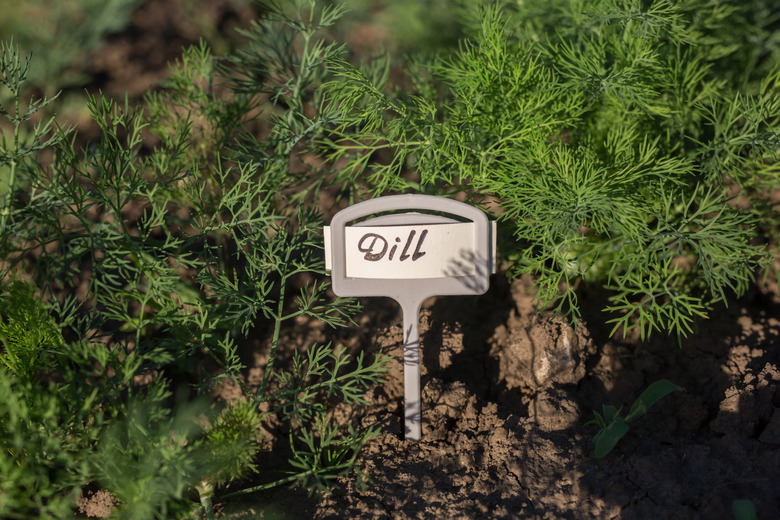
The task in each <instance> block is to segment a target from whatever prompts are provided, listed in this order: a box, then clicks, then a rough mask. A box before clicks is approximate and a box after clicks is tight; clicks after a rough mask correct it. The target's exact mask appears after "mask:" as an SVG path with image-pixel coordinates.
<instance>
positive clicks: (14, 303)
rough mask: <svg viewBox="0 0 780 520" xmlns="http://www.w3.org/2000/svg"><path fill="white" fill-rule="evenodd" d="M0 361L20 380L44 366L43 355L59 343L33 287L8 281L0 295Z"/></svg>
mask: <svg viewBox="0 0 780 520" xmlns="http://www.w3.org/2000/svg"><path fill="white" fill-rule="evenodd" d="M0 298H2V299H0V316H2V318H3V321H2V322H0V342H2V345H3V350H2V351H0V361H2V362H3V364H4V365H5V366H6V367H7V368H8V369H10V370H11V372H13V373H14V375H15V376H16V377H17V378H19V380H20V381H22V382H25V383H26V382H30V381H31V380H32V379H33V377H34V376H35V373H36V372H37V371H38V370H39V369H41V368H44V367H45V366H46V357H48V355H50V354H49V353H50V352H51V351H56V350H58V349H59V348H60V347H61V346H62V337H61V336H60V333H59V331H58V330H57V327H56V324H55V323H54V320H52V318H51V316H49V313H48V311H47V310H46V308H45V307H44V306H43V305H42V304H41V302H40V301H39V300H37V299H36V298H35V294H34V293H33V287H32V286H30V285H26V284H24V283H21V282H12V283H9V284H7V285H6V286H5V287H3V294H2V295H0Z"/></svg>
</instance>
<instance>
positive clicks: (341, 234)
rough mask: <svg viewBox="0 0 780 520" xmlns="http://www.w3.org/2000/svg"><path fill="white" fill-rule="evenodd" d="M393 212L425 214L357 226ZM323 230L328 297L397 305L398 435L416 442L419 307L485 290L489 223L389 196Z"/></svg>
mask: <svg viewBox="0 0 780 520" xmlns="http://www.w3.org/2000/svg"><path fill="white" fill-rule="evenodd" d="M397 210H426V211H428V213H419V212H408V213H400V214H399V213H394V214H389V215H384V216H377V217H374V218H370V219H368V220H363V221H360V219H362V218H365V217H368V216H370V215H375V214H379V213H383V212H385V213H386V212H392V211H397ZM440 213H445V214H450V215H453V216H455V217H458V219H459V220H456V219H454V218H450V217H445V216H443V215H440ZM464 220H465V222H464ZM350 223H351V224H350ZM324 231H325V232H324V235H325V266H326V269H328V270H330V272H331V276H332V279H333V292H334V293H336V294H337V295H339V296H387V297H389V298H393V299H394V300H396V301H397V302H398V303H399V304H400V305H401V312H402V313H403V322H404V324H403V327H404V329H403V331H404V334H403V336H404V345H403V351H404V360H403V362H404V424H405V433H406V438H407V439H408V440H413V441H418V440H420V437H421V435H422V404H421V399H420V334H419V328H418V327H419V323H418V322H419V313H420V307H421V306H422V303H423V301H425V299H426V298H428V297H431V296H443V295H454V294H482V293H484V292H485V291H487V289H488V285H489V276H490V274H491V273H493V272H494V271H495V256H496V251H495V248H496V242H495V237H496V232H495V223H494V222H489V221H488V219H487V216H486V215H485V213H484V212H482V210H480V209H478V208H475V207H473V206H469V205H468V204H464V203H462V202H458V201H454V200H451V199H447V198H444V197H434V196H431V195H393V196H390V197H380V198H378V199H373V200H369V201H366V202H361V203H359V204H355V205H354V206H350V207H348V208H345V209H343V210H341V211H339V212H338V213H337V214H336V215H335V216H334V217H333V220H332V221H331V225H330V226H329V227H327V226H326V227H325V230H324Z"/></svg>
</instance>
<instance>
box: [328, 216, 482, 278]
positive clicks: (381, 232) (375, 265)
mask: <svg viewBox="0 0 780 520" xmlns="http://www.w3.org/2000/svg"><path fill="white" fill-rule="evenodd" d="M329 235H330V229H329V228H328V232H327V233H326V236H325V242H326V243H328V241H329V239H330V236H329ZM345 241H346V243H345V246H346V247H345V256H346V275H347V276H348V277H350V278H392V279H411V278H446V277H451V276H471V275H473V274H474V272H475V271H476V267H475V265H474V262H472V261H469V259H473V258H475V257H476V255H477V252H476V251H475V249H474V224H473V223H471V222H464V223H451V224H429V225H424V226H361V227H358V226H351V227H348V228H346V230H345ZM329 249H330V248H328V250H329ZM326 258H327V256H326ZM326 264H327V265H326V268H327V269H330V268H331V267H330V261H329V260H328V261H326Z"/></svg>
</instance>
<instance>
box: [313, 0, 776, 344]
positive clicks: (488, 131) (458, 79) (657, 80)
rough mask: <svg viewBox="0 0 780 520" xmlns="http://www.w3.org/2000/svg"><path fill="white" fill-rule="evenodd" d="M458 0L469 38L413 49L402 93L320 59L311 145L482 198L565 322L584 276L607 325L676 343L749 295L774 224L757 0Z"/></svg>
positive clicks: (767, 12) (772, 27) (540, 294)
mask: <svg viewBox="0 0 780 520" xmlns="http://www.w3.org/2000/svg"><path fill="white" fill-rule="evenodd" d="M461 11H462V12H463V13H464V15H465V16H467V18H466V19H464V24H465V25H466V26H467V27H469V31H470V36H469V37H468V38H467V39H465V40H464V41H463V42H462V43H461V44H460V46H459V48H458V49H457V50H456V51H454V52H451V53H442V54H441V55H440V56H438V57H436V58H432V59H427V60H421V59H416V60H412V61H411V62H410V64H409V66H408V67H407V71H408V75H409V82H408V83H409V84H410V85H412V87H411V88H404V89H401V88H398V87H390V86H388V85H387V81H386V79H387V78H386V75H382V74H381V71H382V70H383V64H382V63H381V62H376V61H374V62H372V63H369V64H368V65H366V66H363V67H354V66H352V65H350V64H349V63H347V62H346V61H344V60H339V59H334V60H331V69H332V71H333V73H334V75H335V79H334V80H333V81H332V82H331V83H330V84H329V87H330V89H329V91H330V99H331V102H332V103H333V104H334V105H336V106H338V107H339V108H340V112H341V113H340V116H339V118H340V119H339V122H340V125H339V127H338V129H337V131H336V132H335V133H334V134H333V135H331V136H330V137H329V138H328V139H326V140H324V141H323V143H322V146H323V152H324V153H325V154H326V155H327V157H328V158H329V159H330V160H331V161H333V163H334V164H337V165H339V167H340V175H339V178H340V179H342V180H344V181H345V182H348V183H357V184H359V185H362V187H363V189H364V190H366V191H368V192H369V193H373V194H380V193H383V192H386V191H391V192H400V191H418V192H422V193H431V194H438V195H453V194H455V193H459V192H462V193H464V194H465V195H466V197H467V199H468V200H470V201H474V202H477V203H478V202H479V201H481V200H484V199H485V197H488V198H491V199H493V200H496V201H497V202H498V204H499V210H498V218H499V220H500V221H501V225H502V226H503V227H504V229H505V230H508V231H511V233H512V234H513V235H514V241H513V243H512V244H506V243H505V244H503V249H504V260H505V262H506V265H507V267H508V270H509V272H510V274H512V275H520V274H532V275H534V276H535V279H536V285H537V289H538V290H537V294H536V297H537V301H538V303H539V305H540V306H543V307H547V306H552V307H553V308H555V309H557V310H558V311H560V312H563V313H565V314H567V315H568V316H569V317H570V318H571V319H572V320H574V321H576V320H577V319H578V318H579V316H580V304H579V302H578V300H577V292H576V289H577V287H578V285H579V284H581V283H587V284H594V285H600V286H603V287H606V288H608V289H609V290H610V291H612V296H611V298H610V299H611V301H610V304H609V305H608V306H607V308H606V309H605V311H607V312H609V313H611V314H613V315H614V318H612V319H610V321H611V322H612V323H614V329H613V333H615V332H618V331H620V330H622V331H623V333H624V334H625V332H626V331H628V330H631V329H634V328H636V329H638V330H639V332H640V335H641V337H642V338H646V337H647V336H649V335H650V334H651V333H653V332H664V333H672V334H674V335H677V336H678V338H681V337H683V336H685V335H686V334H688V333H689V332H691V331H692V330H693V327H694V322H695V320H696V319H697V318H702V317H706V314H707V311H708V310H709V309H711V308H712V307H713V306H714V305H716V304H722V303H724V302H726V300H727V299H728V298H729V297H731V296H733V295H736V296H739V295H741V294H744V292H745V291H746V289H747V288H748V287H749V285H750V284H751V283H752V281H753V280H754V277H755V274H756V270H757V268H759V267H761V266H763V265H765V262H766V261H767V259H768V253H767V250H766V249H765V248H764V247H763V246H762V245H761V243H762V242H763V243H766V242H767V241H768V240H770V239H771V237H773V236H776V234H777V226H778V224H780V222H778V216H777V215H778V213H777V203H776V202H774V203H772V202H771V198H770V193H769V192H770V189H771V188H772V187H775V186H777V182H778V180H780V179H778V173H779V172H780V169H779V168H778V143H779V141H778V139H779V136H780V134H779V133H778V132H780V130H779V129H778V117H777V114H780V88H778V86H779V85H778V81H779V80H780V59H779V58H780V55H779V54H778V48H779V47H778V36H777V35H778V32H777V31H776V25H777V16H776V11H775V12H774V15H772V11H771V2H754V3H750V4H744V3H742V2H717V3H715V2H704V1H699V0H686V1H681V2H669V1H665V0H656V1H654V2H639V1H629V2H617V1H611V0H600V1H595V2H583V1H580V0H553V1H546V0H545V1H536V0H527V1H523V2H503V3H502V2H499V3H498V5H496V4H486V5H472V6H465V7H463V8H462V9H461ZM409 170H414V171H416V173H417V174H418V177H416V176H414V175H409V173H408V171H409ZM418 179H419V182H418ZM735 193H736V194H737V195H734V194H735ZM742 202H744V204H743V203H742ZM773 204H774V205H773ZM746 207H747V209H745V208H746Z"/></svg>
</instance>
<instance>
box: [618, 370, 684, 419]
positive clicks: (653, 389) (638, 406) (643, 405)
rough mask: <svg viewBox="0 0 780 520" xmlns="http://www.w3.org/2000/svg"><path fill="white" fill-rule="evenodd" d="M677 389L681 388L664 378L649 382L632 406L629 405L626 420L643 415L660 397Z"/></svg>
mask: <svg viewBox="0 0 780 520" xmlns="http://www.w3.org/2000/svg"><path fill="white" fill-rule="evenodd" d="M678 390H682V388H680V387H679V386H677V385H675V384H674V383H672V382H671V381H668V380H666V379H661V380H659V381H656V382H655V383H653V384H651V385H650V386H648V387H647V389H645V391H644V392H642V395H640V396H639V397H638V398H637V400H636V401H634V404H633V406H631V411H630V412H628V416H626V422H631V421H633V420H634V419H636V418H638V417H641V416H643V415H644V414H645V413H647V409H648V408H650V407H651V406H652V405H654V404H655V403H656V402H658V401H659V400H660V399H662V398H664V397H666V396H667V395H669V394H671V393H672V392H676V391H678Z"/></svg>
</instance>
